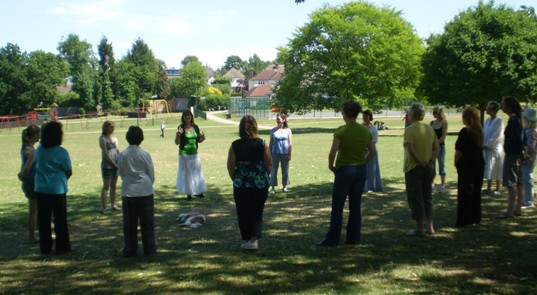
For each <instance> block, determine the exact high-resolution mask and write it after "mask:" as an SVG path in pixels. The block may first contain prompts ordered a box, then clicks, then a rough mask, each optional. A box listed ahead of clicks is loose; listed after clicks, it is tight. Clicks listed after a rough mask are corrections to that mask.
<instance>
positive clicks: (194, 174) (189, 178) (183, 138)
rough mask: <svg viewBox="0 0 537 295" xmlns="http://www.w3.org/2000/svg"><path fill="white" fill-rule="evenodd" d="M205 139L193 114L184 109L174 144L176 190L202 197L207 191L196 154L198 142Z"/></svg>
mask: <svg viewBox="0 0 537 295" xmlns="http://www.w3.org/2000/svg"><path fill="white" fill-rule="evenodd" d="M204 140H205V134H204V133H203V132H202V131H200V128H199V127H198V125H196V124H194V115H193V114H192V112H191V111H190V110H186V111H184V112H183V114H182V115H181V125H179V127H177V133H176V134H175V144H176V145H179V165H178V168H177V181H176V186H177V191H178V192H179V194H184V195H187V200H188V201H191V200H192V195H194V196H196V197H198V198H204V197H205V195H204V194H203V193H205V192H207V187H206V185H205V178H204V177H203V171H202V170H201V161H200V157H199V155H198V144H199V143H201V142H203V141H204Z"/></svg>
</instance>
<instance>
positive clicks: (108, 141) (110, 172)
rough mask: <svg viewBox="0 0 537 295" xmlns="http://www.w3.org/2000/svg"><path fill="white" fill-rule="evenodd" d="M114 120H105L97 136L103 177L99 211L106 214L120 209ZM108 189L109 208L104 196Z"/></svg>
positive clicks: (117, 149) (117, 152)
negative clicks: (117, 194) (117, 201)
mask: <svg viewBox="0 0 537 295" xmlns="http://www.w3.org/2000/svg"><path fill="white" fill-rule="evenodd" d="M114 128H115V125H114V122H112V121H105V122H104V123H103V130H102V134H101V136H99V147H100V148H101V174H102V178H103V188H102V190H101V205H102V209H101V212H102V213H103V214H108V213H110V212H111V210H118V211H119V210H121V208H120V207H119V206H118V205H116V186H117V178H118V176H117V156H118V154H119V148H118V141H117V138H116V137H115V136H114V135H113V133H114ZM108 191H110V205H111V208H110V209H107V208H106V196H107V195H108Z"/></svg>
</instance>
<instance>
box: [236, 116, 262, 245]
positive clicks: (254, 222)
mask: <svg viewBox="0 0 537 295" xmlns="http://www.w3.org/2000/svg"><path fill="white" fill-rule="evenodd" d="M239 136H240V139H237V140H235V141H233V143H232V144H231V147H230V149H229V152H228V157H227V171H228V173H229V177H230V178H231V180H232V181H233V198H234V199H235V206H236V209H237V218H238V220H239V230H240V233H241V237H242V241H243V243H242V244H241V249H245V250H257V249H258V248H259V244H258V240H259V239H260V238H261V237H262V226H263V210H264V208H265V202H266V200H267V196H268V188H269V179H268V173H269V172H270V171H271V165H272V160H271V158H270V149H269V146H268V144H266V143H265V141H264V140H263V139H261V138H259V137H258V135H257V121H256V120H255V118H254V117H253V116H250V115H246V116H244V117H242V119H241V121H240V123H239Z"/></svg>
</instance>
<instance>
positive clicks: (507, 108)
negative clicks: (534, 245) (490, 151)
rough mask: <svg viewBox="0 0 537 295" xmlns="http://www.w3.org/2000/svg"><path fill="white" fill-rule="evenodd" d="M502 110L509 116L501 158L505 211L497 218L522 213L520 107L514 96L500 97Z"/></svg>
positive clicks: (522, 148)
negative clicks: (505, 197)
mask: <svg viewBox="0 0 537 295" xmlns="http://www.w3.org/2000/svg"><path fill="white" fill-rule="evenodd" d="M502 111H503V112H504V113H506V114H507V116H509V120H508V121H507V127H505V131H504V133H503V134H504V137H505V141H504V144H503V149H504V151H505V158H504V160H503V177H502V178H503V186H506V187H507V192H508V199H507V211H506V212H505V213H504V214H501V215H500V216H499V218H513V217H514V216H515V215H520V214H521V213H522V211H521V207H522V198H523V193H522V189H523V188H522V171H521V165H522V151H523V150H524V145H523V142H522V122H521V116H522V108H521V107H520V103H519V102H518V100H517V99H516V98H515V97H514V96H504V97H503V98H502Z"/></svg>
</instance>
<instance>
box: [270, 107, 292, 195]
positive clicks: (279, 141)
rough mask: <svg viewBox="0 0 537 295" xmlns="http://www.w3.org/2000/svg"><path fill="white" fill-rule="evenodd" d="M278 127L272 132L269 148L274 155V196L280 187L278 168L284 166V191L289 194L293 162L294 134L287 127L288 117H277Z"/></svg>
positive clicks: (272, 176)
mask: <svg viewBox="0 0 537 295" xmlns="http://www.w3.org/2000/svg"><path fill="white" fill-rule="evenodd" d="M276 123H277V124H278V126H276V127H274V128H272V130H271V131H270V140H269V148H270V152H271V154H272V171H271V173H270V182H271V183H270V185H271V186H272V190H271V191H270V192H271V193H272V194H274V193H276V190H275V189H274V187H275V186H278V166H280V163H281V165H282V186H283V188H282V191H283V192H284V193H285V192H287V186H288V185H289V183H290V182H289V161H291V151H292V149H293V145H292V138H293V133H292V132H291V128H289V126H288V125H287V116H285V115H284V114H282V113H279V114H278V115H277V116H276Z"/></svg>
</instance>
